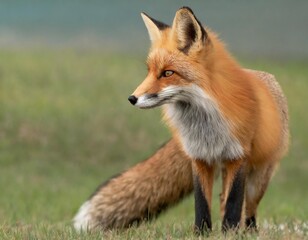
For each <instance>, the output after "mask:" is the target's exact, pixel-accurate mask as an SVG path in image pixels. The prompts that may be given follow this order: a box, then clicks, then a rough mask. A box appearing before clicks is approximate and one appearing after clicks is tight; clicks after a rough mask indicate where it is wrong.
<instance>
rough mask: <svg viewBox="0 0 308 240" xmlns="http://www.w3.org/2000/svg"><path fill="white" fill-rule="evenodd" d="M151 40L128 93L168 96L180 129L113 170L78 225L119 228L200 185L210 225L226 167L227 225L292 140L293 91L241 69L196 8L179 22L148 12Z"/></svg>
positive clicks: (141, 100) (199, 200)
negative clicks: (143, 67)
mask: <svg viewBox="0 0 308 240" xmlns="http://www.w3.org/2000/svg"><path fill="white" fill-rule="evenodd" d="M142 18H143V20H144V22H145V25H146V27H147V29H148V32H149V36H150V39H151V42H152V47H151V49H150V53H149V57H148V60H147V64H148V69H149V72H148V75H147V77H146V79H145V80H144V82H143V83H142V84H141V85H140V86H139V87H138V88H137V89H136V90H135V92H134V93H133V94H132V95H131V96H130V97H129V101H130V102H131V103H132V104H133V105H135V106H137V107H139V108H153V107H157V106H161V105H163V111H164V119H165V121H166V122H167V124H168V125H169V127H170V129H171V131H172V133H173V138H172V140H171V141H170V142H169V143H168V144H167V145H166V146H165V147H163V148H162V149H160V150H159V151H158V152H157V153H156V154H155V155H154V156H153V157H151V158H150V159H148V160H147V161H145V162H142V163H140V164H138V165H137V166H135V167H133V168H132V169H129V170H128V171H126V172H124V173H123V174H122V175H120V176H119V177H116V178H114V179H111V180H110V181H109V182H107V184H106V185H104V186H102V187H100V188H99V190H98V191H97V192H96V193H95V194H94V195H93V196H92V197H91V198H90V200H88V201H87V202H86V203H85V204H84V205H83V206H82V207H81V209H80V210H79V213H78V214H77V215H76V217H75V219H74V224H75V227H76V228H78V229H87V228H94V227H102V228H104V229H106V228H113V227H126V226H129V224H131V223H132V222H134V220H136V221H138V220H142V219H146V218H148V217H151V216H156V215H157V214H158V213H159V212H160V211H161V210H162V209H163V208H165V207H167V206H169V205H172V204H173V203H175V202H177V201H179V200H180V199H181V198H182V197H183V196H185V195H187V194H188V193H190V192H191V190H192V188H194V193H195V229H196V231H197V232H204V231H208V230H211V227H212V223H211V211H210V209H211V200H212V185H213V181H214V173H215V171H221V172H222V178H223V188H222V193H221V197H220V201H221V215H222V217H223V221H222V230H223V231H226V230H228V229H230V228H231V229H236V228H238V226H239V225H240V223H241V220H243V217H242V216H245V223H246V226H247V227H251V228H256V210H257V207H258V204H259V202H260V200H261V199H262V197H263V194H264V192H265V190H266V188H267V185H268V182H269V180H270V178H271V176H272V174H273V171H274V169H275V167H276V166H277V164H278V162H279V160H280V159H281V157H282V156H283V155H284V154H285V153H286V151H287V148H288V141H289V131H288V109H287V103H286V99H285V97H284V96H283V93H282V91H281V89H280V87H279V85H278V83H277V82H276V81H275V79H274V77H273V76H271V75H269V74H266V73H261V72H252V71H247V70H243V69H242V68H241V67H240V66H239V65H238V64H237V63H236V61H235V60H233V58H232V57H231V56H230V54H229V53H228V52H227V51H226V49H225V47H224V45H223V44H222V42H221V41H220V40H219V39H218V38H217V36H216V35H215V33H213V32H212V31H210V30H209V29H205V28H204V27H203V26H202V25H201V23H200V22H199V21H198V19H197V18H196V17H195V15H194V13H193V12H192V10H191V9H190V8H188V7H183V8H181V9H179V10H178V11H177V13H176V16H175V18H174V21H173V24H172V26H171V27H170V26H168V25H166V24H164V23H161V22H159V21H157V20H155V19H153V18H151V17H149V16H147V15H146V14H142Z"/></svg>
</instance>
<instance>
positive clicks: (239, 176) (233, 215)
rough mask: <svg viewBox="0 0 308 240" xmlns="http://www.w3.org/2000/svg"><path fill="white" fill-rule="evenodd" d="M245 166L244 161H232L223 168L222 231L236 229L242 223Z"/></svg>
mask: <svg viewBox="0 0 308 240" xmlns="http://www.w3.org/2000/svg"><path fill="white" fill-rule="evenodd" d="M245 175H246V170H245V165H244V164H243V161H242V160H232V161H227V162H225V163H224V166H223V192H222V194H221V211H222V212H221V213H222V215H223V221H222V230H223V231H226V230H228V229H236V228H237V227H239V225H240V222H241V216H242V210H243V202H244V193H245Z"/></svg>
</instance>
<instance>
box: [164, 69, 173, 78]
mask: <svg viewBox="0 0 308 240" xmlns="http://www.w3.org/2000/svg"><path fill="white" fill-rule="evenodd" d="M173 73H174V71H172V70H166V71H163V73H162V74H161V75H162V77H170V76H171V75H172V74H173Z"/></svg>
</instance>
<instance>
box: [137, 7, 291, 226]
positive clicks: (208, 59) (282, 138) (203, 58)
mask: <svg viewBox="0 0 308 240" xmlns="http://www.w3.org/2000/svg"><path fill="white" fill-rule="evenodd" d="M185 24H186V25H185ZM183 26H184V27H183ZM152 28H155V26H152ZM148 30H149V32H150V35H151V31H152V30H151V29H148ZM185 31H186V33H185ZM157 32H158V33H159V34H158V33H157ZM154 34H156V35H155V41H152V46H151V49H150V53H149V57H148V60H147V64H148V70H149V71H148V75H147V77H146V79H145V80H144V81H143V83H141V85H140V86H139V87H138V88H137V89H136V91H135V92H134V93H133V95H134V96H135V97H136V98H144V99H146V96H148V95H149V94H152V95H153V96H156V97H157V96H158V95H159V94H162V93H163V92H164V91H166V89H167V87H168V86H177V87H178V86H180V87H188V86H191V85H195V86H198V88H199V89H202V91H203V93H204V94H206V96H208V97H209V98H210V99H213V100H214V101H215V103H216V104H217V105H218V111H219V113H220V114H221V116H222V118H223V119H226V121H227V125H228V129H229V130H230V132H231V135H232V137H233V138H235V139H236V140H237V141H238V142H239V143H240V146H241V147H242V149H243V154H242V155H241V156H238V157H237V158H236V160H235V159H220V161H219V162H217V161H216V162H215V163H213V164H214V165H213V166H211V164H210V163H209V162H208V163H204V162H202V161H207V160H209V159H195V157H194V156H192V155H191V153H190V152H187V151H185V147H183V146H184V142H183V141H185V140H183V136H182V135H181V133H180V131H181V130H180V128H181V126H178V125H177V124H176V123H175V122H174V121H172V119H171V118H170V116H169V113H168V109H167V108H164V119H165V121H166V122H167V124H168V126H169V127H170V129H171V131H172V133H173V136H174V138H175V140H176V141H177V142H178V144H179V146H181V147H182V150H183V151H184V152H186V154H187V155H189V156H190V158H191V159H192V160H193V161H194V160H197V161H196V162H195V161H194V164H193V165H194V166H195V174H196V175H197V176H199V179H200V182H201V185H202V186H203V187H202V188H203V192H204V195H205V196H206V200H207V202H208V205H209V206H210V205H211V204H210V203H211V195H212V194H211V191H212V190H211V188H212V177H213V174H214V173H213V171H214V169H215V168H217V167H219V166H222V167H223V169H224V172H225V174H224V181H223V183H224V186H223V192H222V195H221V204H222V212H224V211H223V208H224V206H225V205H226V201H227V197H228V195H229V194H231V189H232V186H233V184H235V183H234V182H235V181H240V180H239V179H242V178H241V177H239V176H237V175H238V174H240V173H239V171H241V170H240V169H241V168H244V170H243V173H244V175H245V179H247V181H248V182H249V183H250V184H252V185H249V184H248V188H249V190H248V192H247V193H246V194H248V195H249V194H250V195H249V196H248V200H247V201H248V204H247V206H246V208H247V209H246V212H247V213H248V215H251V216H249V217H254V215H255V214H256V213H255V211H256V206H257V205H258V203H259V201H260V199H261V198H262V196H263V194H264V192H265V189H266V187H267V185H268V181H269V179H270V177H271V175H272V172H273V169H274V168H275V166H276V165H277V162H278V160H279V159H280V158H281V156H282V155H283V153H284V152H285V149H286V148H287V144H284V145H285V146H284V147H283V148H282V147H281V145H282V144H283V143H285V142H287V140H286V138H288V134H286V132H285V131H284V130H283V129H284V128H285V127H284V124H285V122H284V121H282V119H283V116H282V115H281V110H280V109H279V108H281V106H279V103H278V102H277V99H276V98H275V96H273V93H272V92H271V90H270V89H269V87H268V86H267V85H266V83H265V82H263V81H260V80H259V79H257V77H256V76H255V75H254V74H251V73H250V72H248V71H245V70H243V69H242V68H241V66H240V65H239V64H238V63H237V62H236V61H235V60H234V59H233V58H232V56H231V55H230V54H229V52H228V51H227V50H226V49H225V47H224V44H223V43H222V42H221V41H220V40H219V39H218V37H217V36H216V34H215V33H213V32H211V31H210V30H206V37H205V35H204V34H202V26H201V25H200V24H199V22H198V20H197V19H196V18H195V16H194V15H193V13H192V11H191V10H190V9H188V8H182V9H180V10H179V11H178V12H177V13H176V16H175V20H174V21H173V26H172V27H171V28H167V29H164V30H159V29H158V30H157V29H156V32H155V33H154ZM190 38H191V39H190ZM187 39H188V40H187ZM185 41H187V44H186V45H185ZM183 46H184V48H183ZM183 49H184V50H183ZM167 70H168V71H172V73H173V74H171V75H170V76H168V77H162V73H164V71H167ZM172 97H173V96H172ZM192 97H194V96H192ZM163 101H165V102H166V103H167V104H168V103H170V101H169V99H168V100H164V99H163ZM168 101H169V102H168ZM197 101H198V100H197ZM201 101H202V100H201ZM159 103H160V102H159ZM156 105H157V104H156ZM156 105H155V104H154V105H153V106H156ZM283 108H285V109H286V106H283ZM186 149H187V147H186ZM198 158H199V157H198ZM208 164H209V165H208ZM259 169H262V170H260V171H259ZM264 169H265V170H264ZM264 171H265V172H266V174H265V175H266V176H265V180H264V181H260V182H259V183H261V186H262V187H261V189H259V187H257V186H254V184H257V183H258V181H256V179H257V177H256V176H258V175H259V177H262V176H264ZM241 174H242V173H241ZM249 174H250V175H249ZM252 176H253V177H252ZM237 178H238V179H237ZM245 181H246V180H245ZM234 191H235V190H234ZM249 191H250V192H249ZM255 191H256V192H255ZM239 202H241V200H239ZM225 221H226V222H227V223H226V224H229V223H228V221H229V219H228V216H225ZM209 224H210V223H209ZM227 227H228V226H227Z"/></svg>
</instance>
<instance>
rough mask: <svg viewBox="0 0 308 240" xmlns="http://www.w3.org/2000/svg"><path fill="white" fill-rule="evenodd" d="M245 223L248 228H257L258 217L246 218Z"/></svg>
mask: <svg viewBox="0 0 308 240" xmlns="http://www.w3.org/2000/svg"><path fill="white" fill-rule="evenodd" d="M245 225H246V228H248V229H251V230H257V221H256V217H255V216H252V217H249V218H246V221H245Z"/></svg>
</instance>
